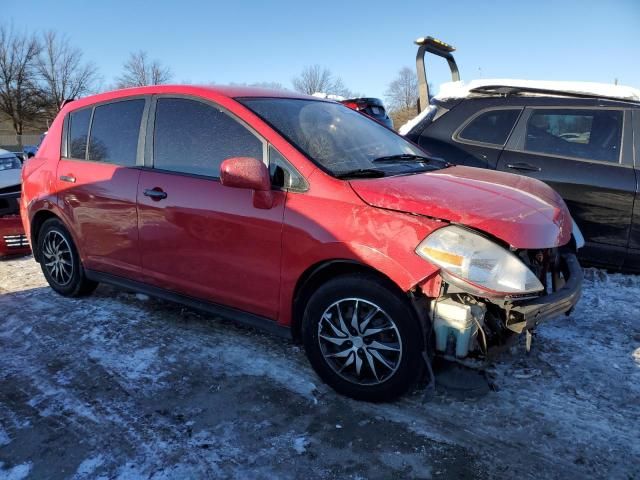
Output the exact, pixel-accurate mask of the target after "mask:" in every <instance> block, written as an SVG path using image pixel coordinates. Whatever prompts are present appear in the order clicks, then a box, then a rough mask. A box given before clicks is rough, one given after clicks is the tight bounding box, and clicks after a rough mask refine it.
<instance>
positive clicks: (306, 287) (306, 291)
mask: <svg viewBox="0 0 640 480" xmlns="http://www.w3.org/2000/svg"><path fill="white" fill-rule="evenodd" d="M354 273H364V274H368V275H372V276H374V277H377V278H378V279H379V280H381V281H383V282H384V284H385V285H386V286H388V287H389V289H391V290H393V291H395V292H396V293H398V294H399V295H400V296H401V297H404V298H407V300H410V298H409V295H408V294H407V292H404V291H403V290H402V289H401V288H400V287H399V286H398V284H397V283H395V282H394V281H393V280H392V279H391V278H389V277H388V276H387V275H385V274H384V273H382V272H380V271H379V270H376V269H375V268H373V267H371V266H369V265H366V264H364V263H361V262H358V261H356V260H350V259H333V260H323V261H321V262H318V263H316V264H314V265H312V266H310V267H309V268H307V269H306V270H305V271H304V272H303V273H302V275H301V276H300V278H299V279H298V281H297V283H296V286H295V289H294V294H293V302H292V306H291V308H292V311H291V334H292V337H293V339H294V340H295V341H299V340H300V338H301V330H302V317H303V314H304V308H305V305H306V304H307V301H308V299H309V297H310V296H311V294H312V293H313V292H314V291H315V290H316V289H317V288H318V287H319V286H320V285H322V284H323V283H325V282H327V281H329V280H330V279H332V278H336V277H338V276H342V275H349V274H354Z"/></svg>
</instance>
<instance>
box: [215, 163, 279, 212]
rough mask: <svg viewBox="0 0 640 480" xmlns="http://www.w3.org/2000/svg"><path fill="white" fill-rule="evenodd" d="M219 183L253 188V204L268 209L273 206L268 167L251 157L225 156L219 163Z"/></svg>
mask: <svg viewBox="0 0 640 480" xmlns="http://www.w3.org/2000/svg"><path fill="white" fill-rule="evenodd" d="M220 183H221V184H222V185H224V186H225V187H232V188H245V189H249V190H253V206H254V207H256V208H264V209H269V208H271V207H272V206H273V194H272V193H271V178H270V177H269V169H268V168H267V166H266V165H265V164H264V163H262V162H261V161H260V160H258V159H256V158H251V157H232V158H227V159H226V160H225V161H224V162H222V165H220Z"/></svg>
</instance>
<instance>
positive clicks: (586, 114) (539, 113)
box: [524, 109, 624, 163]
mask: <svg viewBox="0 0 640 480" xmlns="http://www.w3.org/2000/svg"><path fill="white" fill-rule="evenodd" d="M623 116H624V112H623V111H621V110H605V109H598V110H588V109H538V110H533V111H532V113H531V116H530V117H529V120H528V122H527V132H526V139H525V145H524V149H525V150H526V151H528V152H535V153H544V154H549V155H557V156H562V157H573V158H580V159H585V160H598V161H604V162H615V163H618V162H619V160H620V146H621V142H622V121H623Z"/></svg>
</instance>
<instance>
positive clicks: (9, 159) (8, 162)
mask: <svg viewBox="0 0 640 480" xmlns="http://www.w3.org/2000/svg"><path fill="white" fill-rule="evenodd" d="M20 168H22V163H20V159H19V158H18V157H16V156H15V155H14V154H13V153H0V171H2V170H14V169H18V170H19V169H20Z"/></svg>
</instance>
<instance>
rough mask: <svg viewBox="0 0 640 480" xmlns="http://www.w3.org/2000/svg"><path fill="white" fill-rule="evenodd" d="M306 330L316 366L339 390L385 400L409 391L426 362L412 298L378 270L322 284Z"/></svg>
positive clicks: (306, 319) (361, 397) (305, 322)
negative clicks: (410, 302) (374, 273)
mask: <svg viewBox="0 0 640 480" xmlns="http://www.w3.org/2000/svg"><path fill="white" fill-rule="evenodd" d="M302 335H303V340H304V345H305V350H306V353H307V356H308V357H309V361H310V362H311V365H312V366H313V368H314V369H315V370H316V372H317V373H318V375H320V377H321V378H322V379H323V380H324V381H325V382H326V383H327V384H329V385H330V386H331V387H333V388H334V389H335V390H336V391H338V392H340V393H342V394H344V395H347V396H349V397H352V398H356V399H359V400H368V401H385V400H390V399H392V398H394V397H397V396H399V395H401V394H403V393H405V392H406V391H407V390H408V389H409V388H410V387H411V386H412V385H413V383H414V382H415V381H416V380H417V378H418V377H419V375H420V373H421V371H422V367H423V361H422V335H421V331H420V326H419V323H418V321H417V319H416V316H415V314H414V313H413V312H412V310H411V307H410V306H409V305H408V302H407V300H406V299H404V298H402V297H401V296H400V295H399V294H397V293H396V292H395V291H393V290H391V289H390V288H388V287H387V286H386V285H385V283H384V282H383V281H380V280H379V279H378V278H376V277H374V276H372V275H360V274H359V275H347V276H342V277H338V278H335V279H333V280H330V281H329V282H327V283H325V284H324V285H322V286H321V287H320V288H319V289H318V290H317V291H316V292H315V293H314V294H313V295H312V296H311V298H310V299H309V302H308V304H307V307H306V310H305V313H304V319H303V325H302Z"/></svg>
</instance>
